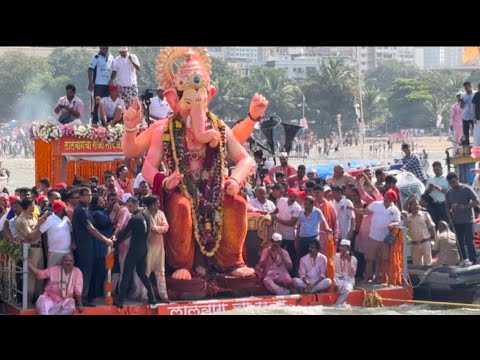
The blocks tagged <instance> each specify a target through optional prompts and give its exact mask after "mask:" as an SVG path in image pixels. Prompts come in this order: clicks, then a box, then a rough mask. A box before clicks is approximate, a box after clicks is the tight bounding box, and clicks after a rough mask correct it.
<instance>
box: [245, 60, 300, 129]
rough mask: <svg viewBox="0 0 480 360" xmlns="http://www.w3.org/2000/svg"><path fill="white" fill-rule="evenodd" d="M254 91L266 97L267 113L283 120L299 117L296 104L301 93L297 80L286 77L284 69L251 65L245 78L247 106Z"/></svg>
mask: <svg viewBox="0 0 480 360" xmlns="http://www.w3.org/2000/svg"><path fill="white" fill-rule="evenodd" d="M255 93H259V94H262V95H263V96H265V97H266V98H267V99H268V110H267V112H268V114H270V115H274V114H275V115H277V116H279V117H280V118H282V119H283V120H289V119H292V118H299V116H298V115H299V112H298V104H299V102H301V96H302V93H301V90H300V87H299V86H298V84H297V82H296V81H294V80H290V79H288V77H287V74H286V72H285V70H283V69H274V68H269V67H265V66H252V67H251V68H250V74H249V76H248V78H247V79H246V94H248V98H247V106H248V104H249V103H250V100H251V96H253V94H255ZM247 111H248V108H247Z"/></svg>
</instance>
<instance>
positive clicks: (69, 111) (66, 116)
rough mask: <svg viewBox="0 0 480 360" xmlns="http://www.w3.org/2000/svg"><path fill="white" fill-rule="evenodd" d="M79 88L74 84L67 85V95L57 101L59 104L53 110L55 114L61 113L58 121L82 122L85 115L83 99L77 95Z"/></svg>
mask: <svg viewBox="0 0 480 360" xmlns="http://www.w3.org/2000/svg"><path fill="white" fill-rule="evenodd" d="M76 91H77V89H76V88H75V86H73V85H72V84H68V85H67V86H66V87H65V96H62V97H61V98H60V99H58V101H57V106H56V107H55V109H54V110H53V111H54V112H55V114H57V115H60V116H59V117H58V122H59V123H61V124H64V125H65V124H70V123H73V124H74V125H76V124H81V123H82V120H81V119H82V116H83V107H84V105H83V101H82V100H80V98H79V97H78V96H76V95H75V93H76Z"/></svg>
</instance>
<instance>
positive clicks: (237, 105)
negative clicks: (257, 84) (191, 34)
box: [209, 58, 251, 120]
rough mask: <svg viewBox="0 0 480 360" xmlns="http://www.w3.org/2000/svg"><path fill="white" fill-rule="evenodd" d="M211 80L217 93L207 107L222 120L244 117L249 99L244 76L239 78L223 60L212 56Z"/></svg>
mask: <svg viewBox="0 0 480 360" xmlns="http://www.w3.org/2000/svg"><path fill="white" fill-rule="evenodd" d="M212 81H213V83H214V85H215V86H216V88H217V90H218V93H217V95H216V96H215V97H214V98H213V99H212V101H211V102H210V105H209V109H210V110H211V111H212V112H214V113H215V114H217V115H218V116H219V117H220V118H222V119H224V120H230V119H233V120H239V119H244V118H245V116H246V114H247V113H248V106H249V104H250V100H251V98H250V96H251V95H249V94H247V89H246V84H245V78H241V77H240V76H239V75H238V74H237V73H236V72H235V69H234V68H233V67H232V66H231V65H229V64H228V63H227V62H225V61H224V60H221V59H216V58H213V59H212Z"/></svg>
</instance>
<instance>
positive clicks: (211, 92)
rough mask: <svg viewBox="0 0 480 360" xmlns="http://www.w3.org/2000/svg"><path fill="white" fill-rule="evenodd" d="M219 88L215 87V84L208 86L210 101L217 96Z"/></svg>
mask: <svg viewBox="0 0 480 360" xmlns="http://www.w3.org/2000/svg"><path fill="white" fill-rule="evenodd" d="M217 92H218V90H217V88H216V87H215V85H213V84H210V85H209V86H208V102H210V101H212V99H213V98H214V97H215V95H217Z"/></svg>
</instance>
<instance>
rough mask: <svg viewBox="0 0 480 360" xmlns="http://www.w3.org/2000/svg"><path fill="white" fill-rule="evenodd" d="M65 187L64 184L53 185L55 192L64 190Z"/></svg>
mask: <svg viewBox="0 0 480 360" xmlns="http://www.w3.org/2000/svg"><path fill="white" fill-rule="evenodd" d="M66 187H67V184H66V183H64V182H59V183H56V184H55V189H56V190H61V189H65V188H66Z"/></svg>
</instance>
